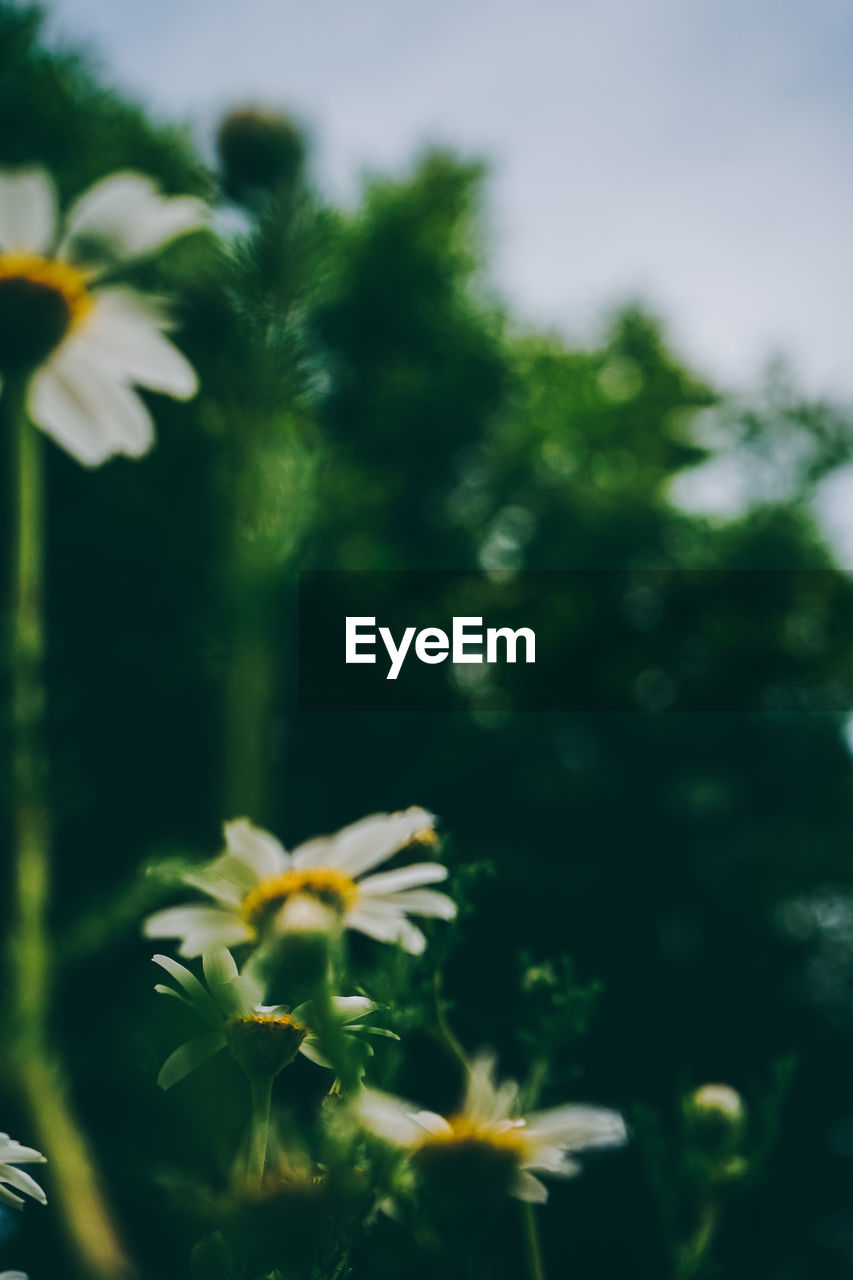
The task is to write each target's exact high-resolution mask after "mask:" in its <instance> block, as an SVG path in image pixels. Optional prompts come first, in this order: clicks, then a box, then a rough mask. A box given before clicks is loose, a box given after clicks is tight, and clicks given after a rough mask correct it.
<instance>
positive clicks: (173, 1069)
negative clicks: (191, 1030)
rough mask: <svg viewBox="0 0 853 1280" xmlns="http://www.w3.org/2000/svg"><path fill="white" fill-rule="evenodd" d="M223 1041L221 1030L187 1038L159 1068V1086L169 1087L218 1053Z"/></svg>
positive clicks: (223, 1043) (222, 1046)
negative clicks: (191, 1038)
mask: <svg viewBox="0 0 853 1280" xmlns="http://www.w3.org/2000/svg"><path fill="white" fill-rule="evenodd" d="M225 1043H226V1041H225V1036H224V1035H223V1034H222V1032H221V1031H208V1032H207V1033H206V1034H205V1035H203V1036H196V1038H195V1040H188V1041H187V1042H186V1044H182V1045H181V1047H180V1048H179V1049H176V1050H175V1052H174V1053H172V1054H170V1055H169V1057H168V1058H167V1059H166V1061H165V1062H164V1063H163V1066H162V1067H161V1068H160V1074H159V1076H158V1077H157V1083H158V1084H159V1086H160V1088H161V1089H171V1087H172V1085H173V1084H177V1083H178V1081H179V1080H183V1079H184V1077H185V1076H188V1075H189V1074H190V1072H191V1071H195V1069H196V1067H198V1066H200V1065H201V1064H202V1062H206V1061H207V1059H208V1058H212V1057H213V1055H214V1054H216V1053H219V1050H220V1049H224V1048H225Z"/></svg>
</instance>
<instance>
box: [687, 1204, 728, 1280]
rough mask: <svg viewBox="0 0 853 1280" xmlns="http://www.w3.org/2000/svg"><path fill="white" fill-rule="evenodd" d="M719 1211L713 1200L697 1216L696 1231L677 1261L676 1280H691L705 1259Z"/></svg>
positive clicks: (715, 1227) (714, 1231)
mask: <svg viewBox="0 0 853 1280" xmlns="http://www.w3.org/2000/svg"><path fill="white" fill-rule="evenodd" d="M718 1216H719V1209H718V1207H717V1205H716V1203H715V1202H714V1200H711V1199H709V1200H707V1201H706V1202H705V1204H704V1205H703V1206H702V1210H701V1213H700V1214H699V1222H698V1224H697V1227H696V1230H695V1232H694V1233H693V1235H692V1236H691V1237H690V1239H689V1240H688V1241H687V1243H686V1244H685V1246H684V1248H683V1249H682V1250H681V1256H680V1258H679V1260H678V1268H677V1275H678V1280H693V1277H694V1276H696V1275H698V1274H699V1272H700V1270H701V1268H702V1263H703V1262H704V1261H705V1258H706V1257H707V1254H708V1251H709V1249H710V1248H711V1244H712V1243H713V1239H714V1235H715V1233H716V1230H717V1219H718Z"/></svg>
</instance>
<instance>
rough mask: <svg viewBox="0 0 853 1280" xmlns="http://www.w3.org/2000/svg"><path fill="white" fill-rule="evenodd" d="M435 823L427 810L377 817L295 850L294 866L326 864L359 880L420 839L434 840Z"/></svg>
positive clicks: (416, 809)
mask: <svg viewBox="0 0 853 1280" xmlns="http://www.w3.org/2000/svg"><path fill="white" fill-rule="evenodd" d="M434 822H435V818H434V817H433V815H432V814H431V813H428V812H427V811H426V809H419V808H412V809H406V810H405V811H404V812H402V813H374V814H371V815H370V816H369V817H367V818H362V819H361V820H360V821H359V822H353V823H352V824H351V825H350V826H348V827H344V828H343V829H342V830H341V831H339V832H338V833H337V834H336V835H334V836H329V837H327V838H323V839H319V840H311V841H309V842H308V844H305V845H300V846H299V848H298V849H296V850H294V854H293V861H294V865H295V866H297V867H308V866H319V865H322V864H325V865H327V866H330V867H335V868H337V869H338V870H339V871H345V872H346V873H347V875H350V876H353V877H355V876H358V875H361V874H362V873H363V872H364V871H369V870H370V868H371V867H375V866H378V864H379V863H380V862H385V861H386V859H388V858H390V857H391V856H392V854H395V853H397V851H398V850H399V849H403V848H404V847H405V846H406V845H407V844H411V843H412V841H413V840H416V839H417V838H418V837H426V836H430V837H431V836H432V829H433V824H434Z"/></svg>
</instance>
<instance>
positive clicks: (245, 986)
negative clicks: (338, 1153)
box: [154, 947, 399, 1089]
mask: <svg viewBox="0 0 853 1280" xmlns="http://www.w3.org/2000/svg"><path fill="white" fill-rule="evenodd" d="M154 963H155V964H159V965H160V966H161V967H162V968H163V969H165V970H166V972H167V973H168V974H169V975H170V976H171V977H172V978H174V980H175V982H177V983H178V984H179V986H180V987H181V990H180V991H178V990H176V989H175V988H174V987H169V986H166V985H165V984H162V983H158V984H157V986H156V987H155V990H156V991H159V992H160V994H161V995H167V996H173V997H174V998H175V999H177V1000H180V1001H182V1002H183V1003H184V1004H188V1005H189V1006H190V1007H191V1008H192V1009H194V1010H195V1012H196V1013H197V1014H198V1015H199V1016H200V1017H201V1018H202V1020H203V1021H204V1022H206V1023H207V1024H208V1026H209V1027H210V1028H211V1030H210V1031H208V1032H206V1033H205V1034H204V1035H201V1036H197V1037H196V1038H195V1039H193V1040H188V1041H187V1042H186V1044H182V1045H181V1047H180V1048H179V1049H176V1050H175V1052H174V1053H173V1054H171V1055H170V1056H169V1057H168V1058H167V1059H166V1061H165V1062H164V1064H163V1067H162V1068H161V1071H160V1074H159V1076H158V1077H157V1083H158V1084H159V1085H160V1087H161V1089H170V1088H171V1087H172V1085H173V1084H177V1083H178V1081H179V1080H183V1079H184V1077H185V1076H187V1075H189V1073H190V1072H191V1071H194V1070H195V1068H196V1067H198V1066H200V1065H201V1063H202V1062H206V1061H207V1059H208V1058H212V1057H213V1056H214V1054H217V1053H219V1052H220V1050H222V1049H226V1048H227V1049H228V1050H229V1052H230V1053H231V1054H232V1056H233V1057H234V1058H235V1059H236V1060H237V1062H239V1064H240V1066H241V1067H243V1069H244V1070H245V1071H246V1073H247V1074H248V1075H263V1076H270V1077H271V1076H275V1075H278V1073H279V1071H281V1070H282V1069H283V1068H284V1067H286V1066H287V1064H288V1063H289V1062H292V1061H293V1059H294V1058H295V1057H296V1055H297V1053H301V1054H302V1055H303V1057H306V1058H308V1060H309V1061H310V1062H315V1063H316V1064H317V1065H318V1066H321V1067H329V1068H331V1065H332V1064H331V1063H330V1062H329V1061H328V1060H327V1059H326V1057H325V1056H324V1054H323V1053H322V1051H321V1049H320V1037H319V1036H318V1035H317V1033H316V1032H315V1031H314V1030H313V1028H312V1022H313V1016H312V1009H311V1005H310V1003H306V1004H302V1005H300V1006H299V1007H298V1008H296V1009H293V1010H291V1009H289V1008H288V1007H287V1005H264V1004H261V1003H260V1001H261V1000H262V998H263V987H262V985H261V983H260V981H259V980H258V979H257V978H256V977H255V976H254V975H253V974H250V973H247V972H245V971H244V972H243V973H240V972H239V971H238V969H237V965H236V964H235V962H234V958H233V956H232V955H231V953H230V952H229V951H227V950H226V949H225V948H224V947H220V948H217V949H216V950H214V951H206V952H205V953H204V959H203V965H204V976H205V980H206V983H207V986H206V987H205V985H204V984H203V983H202V982H200V981H199V980H198V978H196V976H195V975H194V974H193V973H191V972H190V970H189V969H187V968H185V967H184V966H183V965H182V964H178V962H177V961H176V960H172V959H170V958H169V957H168V956H154ZM332 1004H333V1007H334V1010H335V1012H336V1013H337V1015H338V1016H339V1018H340V1019H341V1023H342V1030H343V1031H345V1032H346V1033H347V1034H349V1035H359V1034H364V1035H367V1036H369V1035H376V1036H388V1037H390V1038H391V1039H394V1040H397V1039H398V1038H399V1037H398V1036H396V1035H395V1034H394V1032H393V1031H387V1030H386V1029H385V1028H384V1027H370V1026H365V1025H364V1024H363V1023H362V1022H361V1019H362V1018H365V1017H367V1016H368V1015H369V1014H371V1013H373V1012H374V1011H375V1009H376V1008H377V1006H376V1005H375V1004H374V1003H373V1001H372V1000H368V999H367V997H366V996H337V997H335V998H334V999H333V1001H332ZM368 1052H372V1050H370V1048H369V1046H368Z"/></svg>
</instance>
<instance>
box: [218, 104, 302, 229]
mask: <svg viewBox="0 0 853 1280" xmlns="http://www.w3.org/2000/svg"><path fill="white" fill-rule="evenodd" d="M216 146H217V151H218V153H219V161H220V165H221V169H222V187H223V190H224V191H225V193H226V195H228V196H230V197H231V199H232V200H236V201H237V202H238V203H241V204H249V205H252V204H255V203H257V200H258V197H259V196H264V195H267V194H272V193H275V192H276V191H278V190H280V189H281V188H282V187H288V186H292V185H293V183H294V182H295V181H296V178H297V177H298V175H299V172H300V170H301V168H302V163H303V160H304V156H305V144H304V142H303V139H302V135H301V134H300V132H299V130H298V129H297V128H296V126H295V125H294V124H293V123H292V122H291V121H290V120H288V118H287V117H286V116H283V115H279V114H278V113H277V112H273V111H265V110H264V109H263V108H260V107H242V108H238V109H237V110H235V111H231V112H229V114H228V115H227V116H226V117H225V119H224V120H223V121H222V123H221V125H220V126H219V133H218V135H217V139H216Z"/></svg>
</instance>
